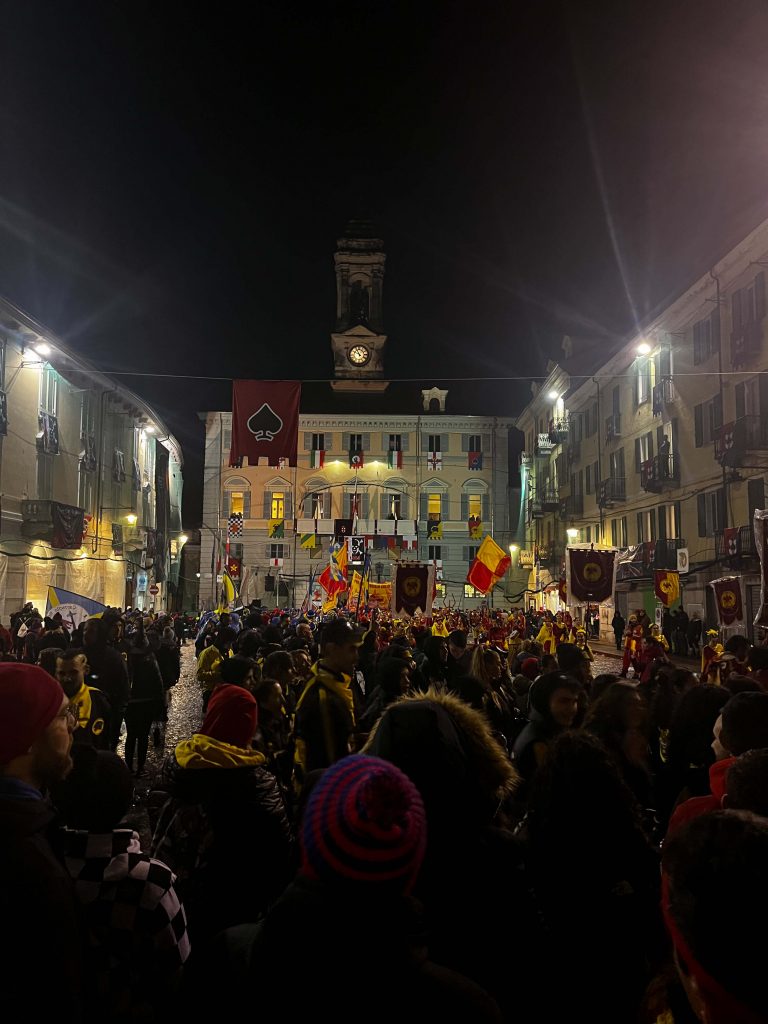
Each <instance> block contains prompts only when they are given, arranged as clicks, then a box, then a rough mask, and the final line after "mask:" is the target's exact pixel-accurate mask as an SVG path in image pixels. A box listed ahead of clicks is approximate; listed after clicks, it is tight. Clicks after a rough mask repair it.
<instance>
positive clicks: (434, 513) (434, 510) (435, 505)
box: [427, 493, 443, 519]
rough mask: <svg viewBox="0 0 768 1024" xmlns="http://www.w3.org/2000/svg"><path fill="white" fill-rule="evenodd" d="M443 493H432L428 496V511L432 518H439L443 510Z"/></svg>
mask: <svg viewBox="0 0 768 1024" xmlns="http://www.w3.org/2000/svg"><path fill="white" fill-rule="evenodd" d="M442 502H443V496H442V494H439V493H438V494H430V495H429V496H428V498H427V513H428V514H429V518H430V519H439V518H440V516H441V515H442V512H443V504H442Z"/></svg>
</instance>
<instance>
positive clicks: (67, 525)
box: [51, 501, 85, 550]
mask: <svg viewBox="0 0 768 1024" xmlns="http://www.w3.org/2000/svg"><path fill="white" fill-rule="evenodd" d="M51 519H52V521H53V534H52V536H51V547H54V548H70V549H73V550H76V549H77V548H79V547H82V544H83V530H84V529H85V512H84V511H83V509H81V508H77V506H75V505H62V503H61V502H60V501H52V502H51Z"/></svg>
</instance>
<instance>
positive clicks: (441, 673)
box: [416, 635, 448, 689]
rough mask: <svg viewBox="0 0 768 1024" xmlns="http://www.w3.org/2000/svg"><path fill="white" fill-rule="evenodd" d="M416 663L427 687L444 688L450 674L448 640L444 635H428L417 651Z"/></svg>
mask: <svg viewBox="0 0 768 1024" xmlns="http://www.w3.org/2000/svg"><path fill="white" fill-rule="evenodd" d="M416 665H417V667H418V669H419V672H420V673H421V679H422V680H423V681H424V684H426V689H429V688H430V687H436V688H437V689H442V688H443V687H444V686H445V684H446V679H447V674H448V642H447V640H446V638H445V637H442V636H434V635H433V636H428V637H427V638H426V639H425V641H424V643H423V645H422V648H421V651H417V652H416Z"/></svg>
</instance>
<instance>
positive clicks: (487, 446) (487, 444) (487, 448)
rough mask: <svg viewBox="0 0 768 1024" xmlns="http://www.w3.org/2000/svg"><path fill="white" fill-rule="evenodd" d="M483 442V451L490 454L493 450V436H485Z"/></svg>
mask: <svg viewBox="0 0 768 1024" xmlns="http://www.w3.org/2000/svg"><path fill="white" fill-rule="evenodd" d="M482 441H483V451H484V452H489V451H490V450H491V435H490V434H483V435H482Z"/></svg>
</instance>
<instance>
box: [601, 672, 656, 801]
mask: <svg viewBox="0 0 768 1024" xmlns="http://www.w3.org/2000/svg"><path fill="white" fill-rule="evenodd" d="M584 729H585V730H586V731H587V732H589V733H591V734H592V735H593V736H596V737H597V738H598V739H599V740H600V742H601V743H602V744H603V746H604V747H605V749H606V750H607V752H608V755H609V756H610V757H611V759H612V760H613V763H614V764H615V765H616V768H617V770H618V772H619V775H621V777H622V779H623V780H624V782H625V783H626V785H627V786H628V788H629V789H630V790H631V791H632V794H633V795H634V797H635V800H636V801H637V802H638V804H639V806H640V807H642V808H644V809H645V808H651V807H653V803H654V799H653V793H652V788H651V772H650V764H649V758H648V709H647V707H646V704H645V702H644V701H643V699H642V697H641V696H640V694H639V693H638V692H637V688H636V687H635V686H633V685H632V684H631V683H627V682H625V681H623V680H622V681H620V682H618V683H613V685H612V686H609V687H608V689H607V690H606V691H605V692H604V693H603V695H602V697H600V698H599V699H598V700H596V701H594V702H593V703H592V704H590V706H589V710H588V711H587V717H586V719H585V721H584Z"/></svg>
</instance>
